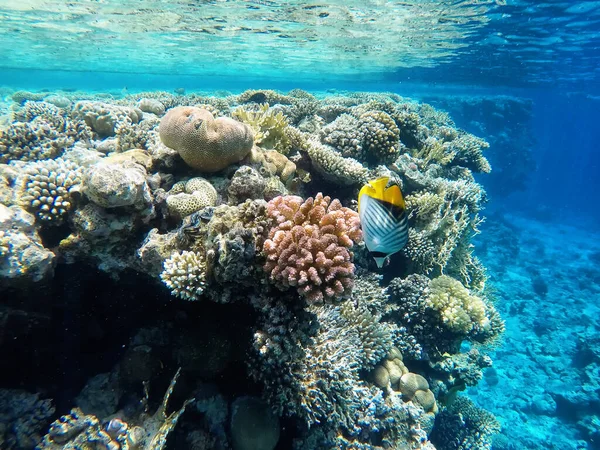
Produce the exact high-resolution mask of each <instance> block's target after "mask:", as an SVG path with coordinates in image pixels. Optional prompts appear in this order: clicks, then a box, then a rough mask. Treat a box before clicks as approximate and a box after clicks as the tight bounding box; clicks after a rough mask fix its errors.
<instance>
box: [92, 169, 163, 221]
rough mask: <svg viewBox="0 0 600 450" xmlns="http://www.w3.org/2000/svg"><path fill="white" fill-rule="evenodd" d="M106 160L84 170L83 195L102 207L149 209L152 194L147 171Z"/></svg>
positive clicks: (150, 207)
mask: <svg viewBox="0 0 600 450" xmlns="http://www.w3.org/2000/svg"><path fill="white" fill-rule="evenodd" d="M110 159H111V158H107V160H106V161H100V162H98V163H96V164H94V165H93V166H91V167H90V168H88V170H86V172H85V176H84V177H83V189H82V190H83V192H84V193H85V195H86V196H87V197H88V198H89V199H90V200H91V201H92V202H94V203H95V204H97V205H99V206H102V207H103V208H117V207H122V206H132V207H134V208H135V209H137V210H140V211H141V210H146V209H149V210H151V209H152V195H151V193H150V188H149V187H148V184H147V182H146V175H147V174H146V169H145V168H144V167H143V166H142V165H140V164H137V163H135V162H129V161H124V162H120V163H119V162H116V161H114V160H113V161H111V160H110Z"/></svg>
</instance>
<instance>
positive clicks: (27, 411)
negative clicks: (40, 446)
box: [0, 389, 54, 449]
mask: <svg viewBox="0 0 600 450" xmlns="http://www.w3.org/2000/svg"><path fill="white" fill-rule="evenodd" d="M53 414H54V406H53V405H52V402H51V401H50V400H42V399H40V396H39V394H31V393H29V392H25V391H20V390H10V389H0V446H1V447H2V448H5V449H29V448H34V446H35V445H36V444H37V443H38V442H39V441H40V440H41V438H42V435H43V430H44V428H46V427H47V426H48V423H49V421H50V417H51V416H52V415H53Z"/></svg>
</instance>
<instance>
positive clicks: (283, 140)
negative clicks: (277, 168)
mask: <svg viewBox="0 0 600 450" xmlns="http://www.w3.org/2000/svg"><path fill="white" fill-rule="evenodd" d="M232 116H233V117H234V118H235V119H237V120H239V121H241V122H244V123H245V124H247V125H249V126H250V128H252V131H254V143H255V144H256V145H258V146H260V147H262V148H264V149H274V150H277V151H278V152H279V153H282V154H284V155H286V154H288V153H289V151H290V148H291V142H290V139H289V138H288V136H287V127H288V125H289V124H288V121H287V119H286V117H285V116H284V115H283V113H282V112H281V111H278V112H275V111H273V110H272V109H269V104H268V103H264V104H262V105H260V106H259V108H258V111H252V110H250V109H247V108H245V107H243V106H242V107H239V108H238V109H236V110H235V111H234V112H233V114H232Z"/></svg>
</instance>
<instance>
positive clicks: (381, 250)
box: [358, 177, 408, 268]
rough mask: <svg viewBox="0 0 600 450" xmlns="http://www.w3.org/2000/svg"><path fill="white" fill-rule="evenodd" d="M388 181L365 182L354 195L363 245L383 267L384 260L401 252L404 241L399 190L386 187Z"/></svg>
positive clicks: (405, 222) (403, 206) (403, 213)
mask: <svg viewBox="0 0 600 450" xmlns="http://www.w3.org/2000/svg"><path fill="white" fill-rule="evenodd" d="M388 182H389V178H388V177H382V178H378V179H377V180H372V181H369V182H367V184H365V185H364V186H363V187H362V189H361V190H360V192H359V193H358V214H359V216H360V224H361V228H362V231H363V239H364V241H365V245H366V246H367V249H368V250H369V252H371V255H372V256H373V258H374V259H375V262H376V263H377V267H379V268H381V267H383V264H384V263H385V261H386V259H387V258H388V257H389V256H390V255H393V254H394V253H396V252H399V251H400V250H402V248H403V247H404V246H405V245H406V242H407V241H408V219H407V216H406V204H405V203H404V198H403V197H402V191H401V190H400V187H399V186H398V185H397V184H392V185H391V186H389V187H388Z"/></svg>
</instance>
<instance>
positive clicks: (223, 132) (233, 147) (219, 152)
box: [159, 106, 254, 172]
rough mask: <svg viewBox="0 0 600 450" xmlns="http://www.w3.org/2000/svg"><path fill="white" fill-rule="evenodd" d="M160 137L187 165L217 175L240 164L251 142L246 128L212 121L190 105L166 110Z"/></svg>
mask: <svg viewBox="0 0 600 450" xmlns="http://www.w3.org/2000/svg"><path fill="white" fill-rule="evenodd" d="M159 134H160V139H161V140H162V142H163V143H164V144H165V145H166V146H167V147H170V148H172V149H174V150H177V152H178V153H179V155H180V156H181V157H182V158H183V160H184V161H185V162H186V164H187V165H188V166H190V167H192V168H194V169H198V170H201V171H203V172H218V171H219V170H222V169H224V168H225V167H227V166H229V165H230V164H233V163H235V162H238V161H240V160H241V159H242V158H244V157H245V156H246V155H247V154H248V153H249V152H250V150H251V149H252V144H253V142H254V137H253V135H252V130H251V129H250V127H249V126H248V125H245V124H243V123H241V122H238V121H236V120H233V119H231V118H228V117H219V118H218V119H215V118H214V116H213V115H212V114H211V113H210V111H208V110H206V109H202V108H196V107H192V106H178V107H176V108H173V109H171V110H169V111H168V112H167V114H165V116H164V117H163V118H162V120H161V121H160V125H159Z"/></svg>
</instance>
